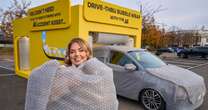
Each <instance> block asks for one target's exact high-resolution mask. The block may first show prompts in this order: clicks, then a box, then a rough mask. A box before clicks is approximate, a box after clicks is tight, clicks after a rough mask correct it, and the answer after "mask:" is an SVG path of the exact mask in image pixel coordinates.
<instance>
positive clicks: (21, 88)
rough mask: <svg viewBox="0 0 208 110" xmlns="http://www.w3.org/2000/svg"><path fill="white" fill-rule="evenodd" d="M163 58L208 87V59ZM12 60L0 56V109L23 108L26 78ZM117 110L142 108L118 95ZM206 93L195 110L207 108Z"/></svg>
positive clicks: (14, 109)
mask: <svg viewBox="0 0 208 110" xmlns="http://www.w3.org/2000/svg"><path fill="white" fill-rule="evenodd" d="M163 60H164V61H165V62H166V63H169V64H175V65H178V66H180V67H183V68H186V69H189V70H191V71H194V72H195V73H197V74H199V75H201V76H203V77H204V79H205V84H206V87H207V88H208V60H205V59H198V58H189V59H181V58H176V57H164V58H163ZM13 68H14V62H13V60H10V59H6V60H5V59H1V57H0V110H24V103H25V93H26V86H27V80H26V79H24V78H21V77H19V76H16V75H15V74H14V70H13ZM207 91H208V89H207ZM118 99H119V110H144V109H143V107H142V106H141V104H138V102H136V101H133V100H129V99H126V98H124V97H120V96H118ZM207 108H208V95H207V94H206V96H205V100H204V103H203V104H202V106H201V107H199V108H198V109H197V110H207Z"/></svg>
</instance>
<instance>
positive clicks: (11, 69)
mask: <svg viewBox="0 0 208 110" xmlns="http://www.w3.org/2000/svg"><path fill="white" fill-rule="evenodd" d="M0 68H3V69H7V70H10V71H14V69H13V68H7V67H4V66H0Z"/></svg>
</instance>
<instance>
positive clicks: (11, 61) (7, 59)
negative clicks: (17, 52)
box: [4, 59, 14, 62]
mask: <svg viewBox="0 0 208 110" xmlns="http://www.w3.org/2000/svg"><path fill="white" fill-rule="evenodd" d="M4 61H9V62H14V60H11V59H4Z"/></svg>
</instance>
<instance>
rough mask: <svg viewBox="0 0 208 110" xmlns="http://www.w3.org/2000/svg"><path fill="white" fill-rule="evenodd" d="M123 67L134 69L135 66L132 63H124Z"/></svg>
mask: <svg viewBox="0 0 208 110" xmlns="http://www.w3.org/2000/svg"><path fill="white" fill-rule="evenodd" d="M124 67H125V69H126V70H129V71H134V70H136V66H135V65H134V64H125V65H124Z"/></svg>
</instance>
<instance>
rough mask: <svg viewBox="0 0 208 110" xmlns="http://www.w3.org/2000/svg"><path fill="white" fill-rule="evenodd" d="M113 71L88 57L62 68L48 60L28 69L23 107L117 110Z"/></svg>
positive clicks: (37, 108)
mask: <svg viewBox="0 0 208 110" xmlns="http://www.w3.org/2000/svg"><path fill="white" fill-rule="evenodd" d="M117 109H118V101H117V97H116V91H115V86H114V83H113V72H112V70H111V69H110V68H109V67H107V66H106V65H105V64H103V63H102V62H100V61H99V60H97V59H96V58H92V59H90V60H88V61H86V62H85V63H84V64H82V65H80V66H79V67H78V68H77V67H75V66H70V67H65V66H63V65H62V66H61V65H60V64H59V63H58V62H57V61H54V60H53V61H49V62H46V63H45V64H43V65H42V66H40V67H39V68H37V69H34V70H33V71H32V74H31V76H30V78H29V80H28V86H27V95H26V105H25V110H117Z"/></svg>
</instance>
